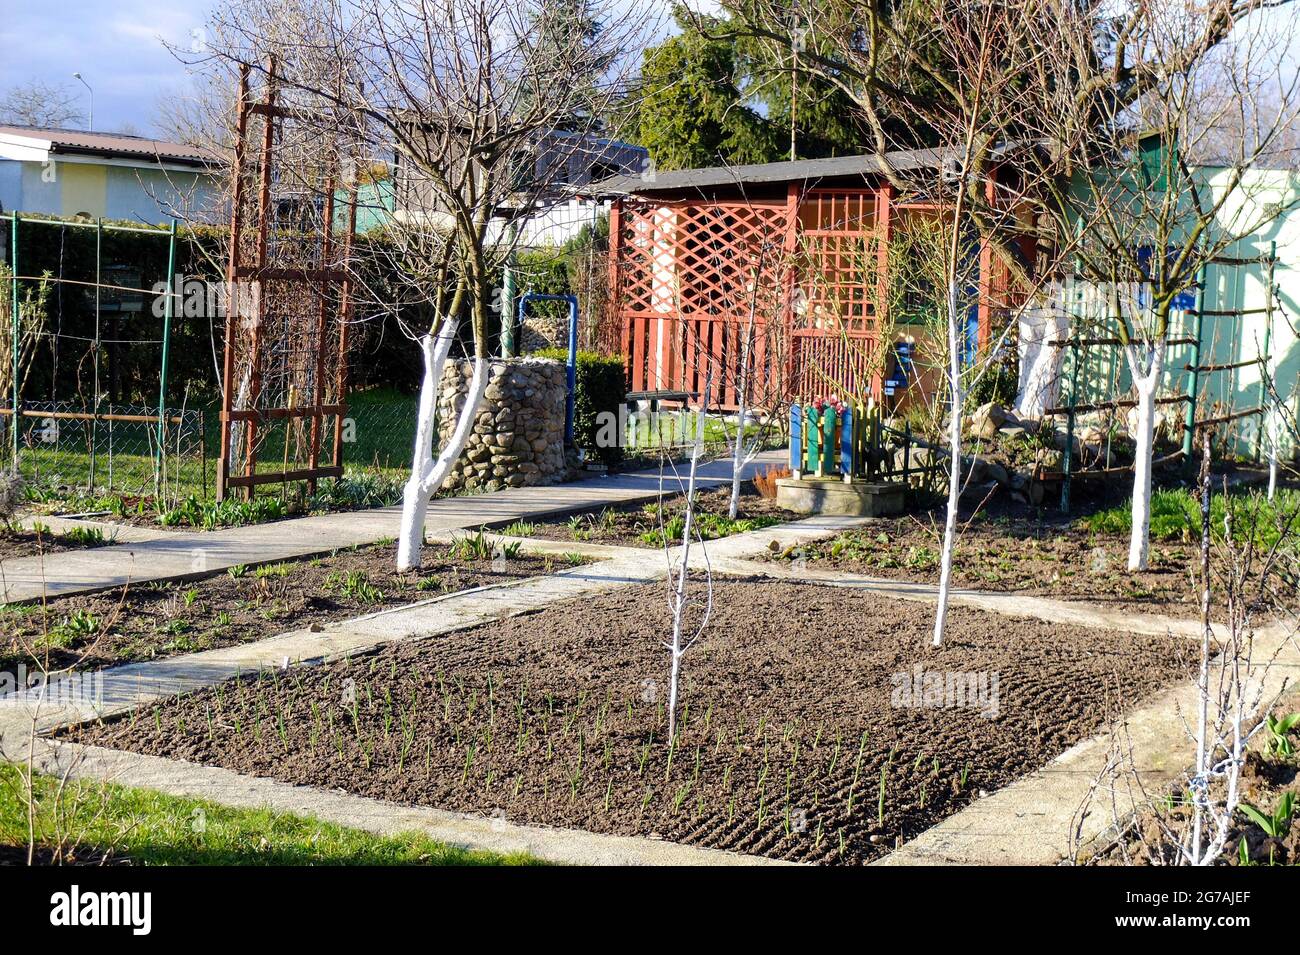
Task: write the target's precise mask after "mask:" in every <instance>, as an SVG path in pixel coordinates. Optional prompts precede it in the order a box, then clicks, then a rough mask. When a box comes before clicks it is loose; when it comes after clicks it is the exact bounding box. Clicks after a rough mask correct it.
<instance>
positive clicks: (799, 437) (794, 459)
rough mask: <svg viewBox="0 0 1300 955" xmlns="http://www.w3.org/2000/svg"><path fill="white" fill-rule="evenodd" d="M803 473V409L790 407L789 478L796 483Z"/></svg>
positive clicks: (794, 405) (794, 406)
mask: <svg viewBox="0 0 1300 955" xmlns="http://www.w3.org/2000/svg"><path fill="white" fill-rule="evenodd" d="M802 471H803V408H801V407H800V406H799V405H797V404H793V405H791V406H790V476H791V477H792V478H794V479H795V480H796V481H797V480H799V474H800V472H802Z"/></svg>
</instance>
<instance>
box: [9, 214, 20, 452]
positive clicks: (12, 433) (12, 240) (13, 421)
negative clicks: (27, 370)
mask: <svg viewBox="0 0 1300 955" xmlns="http://www.w3.org/2000/svg"><path fill="white" fill-rule="evenodd" d="M9 250H10V251H9V264H10V266H11V267H12V269H13V274H12V275H11V276H10V280H9V286H10V291H11V297H10V304H9V309H10V311H9V318H10V322H9V324H10V325H11V326H12V328H13V342H12V348H13V368H12V372H13V396H12V397H13V404H12V407H11V410H12V412H13V416H12V417H11V418H10V419H9V437H10V438H11V440H12V448H13V458H12V460H11V461H10V462H9V463H10V466H11V467H12V468H13V472H14V474H17V473H18V410H19V409H18V349H19V345H20V337H19V333H18V213H17V212H15V213H14V214H13V218H12V219H11V220H10V230H9Z"/></svg>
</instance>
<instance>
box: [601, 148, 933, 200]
mask: <svg viewBox="0 0 1300 955" xmlns="http://www.w3.org/2000/svg"><path fill="white" fill-rule="evenodd" d="M944 152H945V150H940V149H908V150H899V151H896V152H891V153H886V155H885V159H886V161H887V162H888V163H889V166H890V168H891V169H893V170H895V171H897V172H905V171H907V170H909V169H927V168H934V167H936V166H938V165H939V163H940V162H942V158H943V154H944ZM880 173H881V169H880V160H879V159H878V158H877V157H876V156H875V155H874V154H872V155H867V156H836V157H833V158H830V159H798V160H795V161H793V162H769V163H759V164H755V165H748V166H709V167H707V168H704V169H678V170H675V171H673V172H656V173H653V174H651V175H650V176H647V177H642V176H612V177H610V178H609V179H604V180H602V181H600V182H596V183H592V184H591V185H590V186H588V187H587V190H586V191H588V192H590V193H594V194H599V195H624V196H625V195H633V194H637V195H641V194H649V193H655V192H670V191H674V190H682V189H705V188H713V187H719V186H736V185H749V184H758V183H779V182H802V181H806V180H809V179H835V178H839V177H843V176H872V175H880Z"/></svg>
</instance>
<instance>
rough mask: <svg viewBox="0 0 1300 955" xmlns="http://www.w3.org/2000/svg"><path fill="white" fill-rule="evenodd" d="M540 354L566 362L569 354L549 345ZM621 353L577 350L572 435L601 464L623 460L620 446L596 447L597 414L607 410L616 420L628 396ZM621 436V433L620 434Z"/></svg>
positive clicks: (611, 465) (615, 463) (540, 355)
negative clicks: (548, 347)
mask: <svg viewBox="0 0 1300 955" xmlns="http://www.w3.org/2000/svg"><path fill="white" fill-rule="evenodd" d="M536 355H537V357H539V358H554V359H557V360H558V361H562V362H567V361H568V360H569V354H568V352H566V351H565V350H564V349H562V348H551V349H547V350H545V351H540V352H537V353H536ZM623 365H624V363H623V356H622V355H598V354H596V353H595V352H589V351H580V352H578V374H577V380H578V386H577V394H576V395H575V397H574V406H573V439H574V441H576V442H577V444H578V447H580V448H583V449H585V450H586V451H587V453H588V454H590V455H592V456H594V457H596V458H597V459H598V460H600V461H601V462H602V463H603V464H605V465H607V466H609V467H614V466H616V465H618V464H619V463H620V462H622V460H623V446H622V444H621V443H618V442H615V444H614V445H613V447H599V446H597V443H596V436H597V434H598V433H599V431H600V422H599V415H600V413H601V412H602V411H608V412H610V413H612V414H613V415H614V420H615V421H617V420H618V412H619V408H620V407H622V405H623V402H624V400H625V399H626V398H627V377H626V375H625V373H624V370H623ZM620 437H621V435H620Z"/></svg>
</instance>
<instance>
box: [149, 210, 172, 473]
mask: <svg viewBox="0 0 1300 955" xmlns="http://www.w3.org/2000/svg"><path fill="white" fill-rule="evenodd" d="M175 282H176V220H175V219H172V227H171V231H170V232H169V234H168V237H167V293H166V296H167V297H166V299H165V300H164V301H163V328H162V368H161V369H160V370H159V372H158V456H157V460H156V463H155V464H154V469H153V486H154V492H155V493H156V492H157V491H158V489H159V487H160V486H161V484H162V470H163V467H164V463H165V462H166V460H167V452H166V450H165V449H166V440H167V366H168V362H169V360H170V359H171V339H172V314H173V312H172V310H173V303H174V301H175V295H174V289H173V286H174V285H175Z"/></svg>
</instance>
